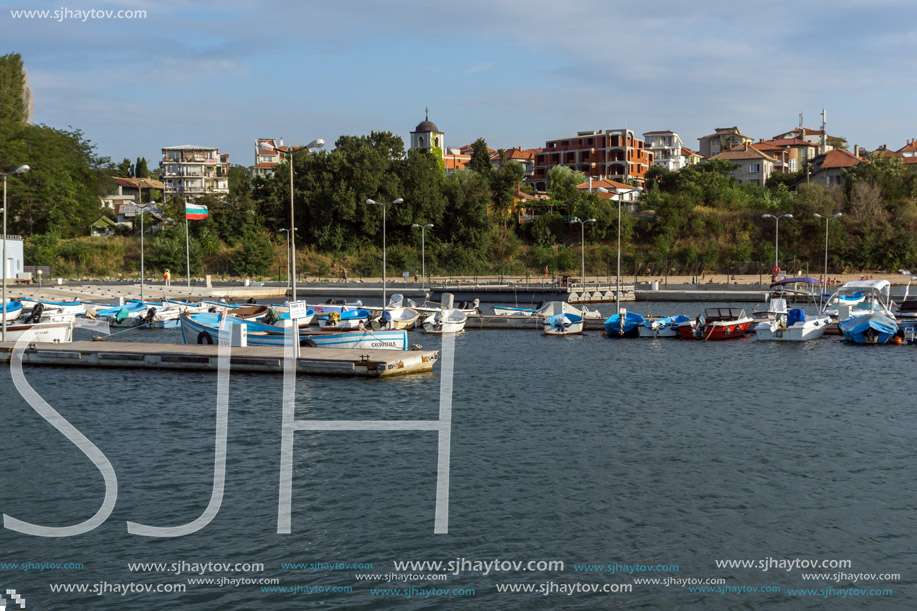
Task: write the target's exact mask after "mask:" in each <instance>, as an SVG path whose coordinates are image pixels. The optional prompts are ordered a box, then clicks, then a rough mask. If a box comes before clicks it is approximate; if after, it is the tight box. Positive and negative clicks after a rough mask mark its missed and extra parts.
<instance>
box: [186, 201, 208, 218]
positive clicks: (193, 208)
mask: <svg viewBox="0 0 917 611" xmlns="http://www.w3.org/2000/svg"><path fill="white" fill-rule="evenodd" d="M185 218H186V219H188V220H189V221H201V220H203V219H205V218H207V206H202V205H200V204H185Z"/></svg>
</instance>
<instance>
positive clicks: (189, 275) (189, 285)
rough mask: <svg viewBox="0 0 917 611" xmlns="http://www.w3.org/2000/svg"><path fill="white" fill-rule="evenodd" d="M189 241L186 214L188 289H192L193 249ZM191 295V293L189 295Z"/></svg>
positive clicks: (186, 216)
mask: <svg viewBox="0 0 917 611" xmlns="http://www.w3.org/2000/svg"><path fill="white" fill-rule="evenodd" d="M189 244H190V243H189V241H188V214H187V212H186V213H185V259H186V262H187V265H188V288H189V289H190V288H191V248H190V246H189ZM189 294H190V293H189Z"/></svg>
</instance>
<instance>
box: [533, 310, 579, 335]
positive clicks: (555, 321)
mask: <svg viewBox="0 0 917 611" xmlns="http://www.w3.org/2000/svg"><path fill="white" fill-rule="evenodd" d="M584 324H585V320H583V317H582V316H577V315H576V314H554V315H553V316H548V317H547V318H545V319H544V323H542V329H543V330H544V334H545V335H579V334H580V333H582V332H583V325H584Z"/></svg>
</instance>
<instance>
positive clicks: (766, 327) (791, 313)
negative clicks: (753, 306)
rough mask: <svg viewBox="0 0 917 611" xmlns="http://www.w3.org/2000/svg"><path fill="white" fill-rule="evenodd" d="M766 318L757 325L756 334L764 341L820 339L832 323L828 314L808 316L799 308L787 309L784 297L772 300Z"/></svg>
mask: <svg viewBox="0 0 917 611" xmlns="http://www.w3.org/2000/svg"><path fill="white" fill-rule="evenodd" d="M767 313H768V317H767V319H766V320H764V321H762V322H759V323H758V324H757V325H755V336H756V337H757V338H758V339H759V340H762V341H784V342H787V341H789V342H803V341H807V340H812V339H818V338H819V337H821V336H822V335H824V334H825V330H826V329H827V328H828V325H829V324H830V323H831V319H830V318H829V317H828V316H824V315H821V316H812V317H807V316H806V313H805V312H804V311H803V310H801V309H799V308H793V309H791V310H787V309H786V301H785V300H784V299H782V298H781V299H773V300H771V307H770V308H769V309H768V312H767Z"/></svg>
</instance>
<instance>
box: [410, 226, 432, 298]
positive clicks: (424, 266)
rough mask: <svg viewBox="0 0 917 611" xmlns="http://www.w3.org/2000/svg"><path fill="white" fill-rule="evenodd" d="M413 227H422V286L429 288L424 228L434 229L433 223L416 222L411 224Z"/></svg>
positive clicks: (422, 287)
mask: <svg viewBox="0 0 917 611" xmlns="http://www.w3.org/2000/svg"><path fill="white" fill-rule="evenodd" d="M411 227H412V228H415V229H416V228H417V227H420V288H421V289H426V288H427V255H426V246H425V244H424V230H425V229H432V228H433V225H432V224H430V223H428V224H426V225H418V224H417V223H414V224H413V225H411Z"/></svg>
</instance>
